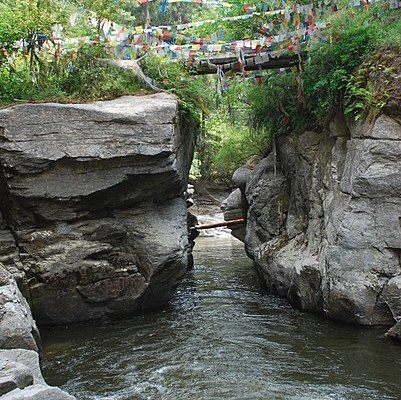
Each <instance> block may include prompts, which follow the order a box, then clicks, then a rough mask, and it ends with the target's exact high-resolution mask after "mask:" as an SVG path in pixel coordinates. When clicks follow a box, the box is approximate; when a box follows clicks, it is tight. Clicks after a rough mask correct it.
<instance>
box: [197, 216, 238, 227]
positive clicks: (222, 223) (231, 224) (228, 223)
mask: <svg viewBox="0 0 401 400" xmlns="http://www.w3.org/2000/svg"><path fill="white" fill-rule="evenodd" d="M244 223H245V219H244V218H239V219H232V220H231V221H223V222H215V223H213V224H205V225H195V226H193V227H192V228H191V229H196V230H202V229H212V228H219V227H222V226H227V227H228V226H233V225H243V224H244Z"/></svg>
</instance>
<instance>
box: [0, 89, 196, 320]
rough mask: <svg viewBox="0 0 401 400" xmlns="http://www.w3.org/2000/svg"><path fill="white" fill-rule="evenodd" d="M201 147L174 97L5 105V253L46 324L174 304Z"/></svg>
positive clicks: (0, 120)
mask: <svg viewBox="0 0 401 400" xmlns="http://www.w3.org/2000/svg"><path fill="white" fill-rule="evenodd" d="M192 151H193V143H192V138H191V136H190V135H189V134H187V133H186V132H185V129H182V127H181V126H180V121H179V120H178V100H177V98H176V97H175V96H173V95H168V94H154V95H148V96H126V97H122V98H119V99H116V100H112V101H105V102H97V103H93V104H69V105H62V104H24V105H17V106H13V107H10V108H8V109H5V110H1V111H0V199H1V204H0V207H1V212H2V218H0V243H1V244H2V246H1V249H0V261H1V262H2V263H3V264H4V266H5V267H6V268H7V270H8V271H10V272H11V273H12V274H13V275H14V276H15V277H16V278H17V280H18V283H19V286H20V288H21V290H22V292H23V294H24V295H25V297H26V298H27V299H28V302H29V303H30V306H31V309H32V313H33V315H34V318H35V319H36V321H37V323H38V324H39V325H50V324H64V323H70V322H79V321H87V320H97V319H102V318H109V317H113V316H120V315H124V314H129V313H132V312H135V311H138V310H141V309H144V308H150V307H156V306H159V305H161V304H164V303H165V302H167V301H168V299H169V297H170V296H171V294H172V291H173V289H174V287H175V285H176V283H177V281H178V279H179V278H180V277H181V276H182V275H183V274H184V272H185V270H186V267H187V262H188V253H189V251H190V246H189V243H188V234H187V207H186V201H185V197H184V192H185V190H186V185H187V175H188V170H189V167H190V163H191V159H192Z"/></svg>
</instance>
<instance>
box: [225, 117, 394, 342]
mask: <svg viewBox="0 0 401 400" xmlns="http://www.w3.org/2000/svg"><path fill="white" fill-rule="evenodd" d="M244 169H248V172H247V173H246V172H244ZM238 176H242V177H243V179H242V180H240V181H241V182H240V184H238V186H239V188H240V190H241V192H242V195H243V196H245V198H246V207H245V209H246V211H247V226H246V232H245V237H244V242H245V246H246V250H247V253H248V255H249V256H250V257H251V258H252V259H253V260H254V261H255V264H256V267H257V269H258V270H259V272H260V274H261V276H262V277H263V279H264V281H265V282H266V284H267V287H268V288H269V289H270V291H271V292H273V293H277V294H279V295H280V296H283V297H286V298H288V300H289V301H290V302H291V304H293V305H294V306H295V307H298V308H301V309H304V310H309V311H315V312H320V313H323V314H325V315H327V316H328V317H330V318H333V319H338V320H342V321H347V322H353V323H358V324H363V325H388V326H391V325H394V324H396V325H395V327H394V328H392V329H391V330H390V331H389V333H388V336H389V337H393V338H398V339H399V338H400V337H401V334H400V323H401V322H400V321H401V265H400V263H401V125H400V123H399V118H398V117H397V116H394V115H384V114H383V115H381V116H379V118H377V120H376V121H374V122H373V123H368V122H365V123H360V124H358V125H356V126H351V127H350V129H349V128H348V126H347V125H346V124H345V121H344V120H343V119H342V118H341V117H338V118H337V120H335V121H333V123H332V124H331V132H328V133H327V134H324V133H317V132H305V133H303V134H302V135H299V136H296V135H290V136H288V137H284V138H280V139H279V140H278V142H277V147H276V152H275V153H274V152H272V153H271V154H270V155H269V156H268V157H267V158H265V159H263V160H261V161H260V162H259V163H258V164H256V165H254V166H253V168H249V167H246V166H245V167H241V170H239V171H238V172H237V173H236V174H235V176H234V178H236V179H234V181H235V180H237V181H238ZM237 198H238V199H240V198H241V196H237ZM237 203H238V204H237V205H233V206H232V209H236V208H240V207H241V202H240V200H238V202H237Z"/></svg>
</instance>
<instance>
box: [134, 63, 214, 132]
mask: <svg viewBox="0 0 401 400" xmlns="http://www.w3.org/2000/svg"><path fill="white" fill-rule="evenodd" d="M142 68H143V71H144V73H145V74H146V75H147V76H149V77H150V78H151V79H152V80H153V81H154V83H155V84H156V85H159V87H160V88H162V89H164V90H168V91H170V92H171V93H175V94H176V95H177V96H178V97H179V99H180V111H181V117H182V118H183V119H185V122H186V123H187V124H190V125H191V126H192V127H193V130H194V131H196V130H197V128H198V127H199V124H200V116H201V112H204V113H206V112H207V110H208V109H209V107H210V105H211V101H212V98H211V96H210V91H209V90H208V82H207V78H202V77H194V76H191V75H190V73H189V71H188V69H187V68H186V67H184V66H183V65H182V64H181V63H179V62H171V60H170V59H169V58H166V57H161V56H157V55H153V56H148V57H146V58H145V59H144V60H143V62H142Z"/></svg>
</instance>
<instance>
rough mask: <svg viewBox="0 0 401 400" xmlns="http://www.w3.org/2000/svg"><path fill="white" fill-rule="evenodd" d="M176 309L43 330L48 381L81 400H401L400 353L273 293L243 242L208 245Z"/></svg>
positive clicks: (205, 241)
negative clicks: (259, 275) (264, 284)
mask: <svg viewBox="0 0 401 400" xmlns="http://www.w3.org/2000/svg"><path fill="white" fill-rule="evenodd" d="M195 264H196V266H195V268H194V270H193V271H192V272H191V273H190V274H189V275H188V276H187V278H186V279H185V281H184V282H183V283H182V284H181V285H180V287H179V289H178V291H177V293H176V296H175V298H174V299H173V301H172V303H171V306H170V307H169V308H168V309H165V310H162V311H158V312H153V313H148V314H144V315H140V316H137V317H133V318H131V319H129V320H123V321H119V322H116V323H113V324H110V325H104V326H100V327H99V326H98V327H75V328H70V329H57V330H49V331H43V332H42V336H43V344H44V351H43V367H44V375H45V377H46V378H47V381H48V382H49V384H52V385H58V386H61V387H62V388H63V389H65V390H67V391H69V392H70V393H71V394H74V395H76V396H77V398H78V399H102V400H103V399H113V400H135V399H151V400H153V399H155V400H156V399H157V400H214V399H216V400H217V399H218V400H224V399H230V400H237V399H238V400H243V399H247V400H258V399H263V400H275V399H277V400H278V399H280V400H281V399H283V400H284V399H297V400H298V399H305V400H310V399H319V400H321V399H336V400H340V399H347V400H348V399H358V400H359V399H361V400H362V399H363V400H370V399H377V400H384V399H401V347H400V346H397V345H395V344H393V343H391V342H389V341H387V340H386V339H385V338H384V337H383V331H384V329H383V328H381V329H360V328H355V327H352V326H344V325H340V324H338V323H334V322H330V321H326V320H325V319H323V318H321V317H319V316H313V315H309V314H305V313H302V312H299V311H296V310H293V309H291V307H289V306H288V305H287V304H286V302H285V301H284V300H281V299H278V298H276V297H274V296H270V295H267V294H265V293H264V292H263V290H262V289H261V288H260V286H259V282H258V278H257V276H256V274H255V272H254V270H253V269H252V265H251V262H250V261H249V260H248V259H247V258H246V256H245V254H244V250H243V247H242V244H241V243H239V242H236V241H235V240H234V239H228V238H225V239H221V238H199V239H198V240H197V244H196V247H195Z"/></svg>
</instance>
